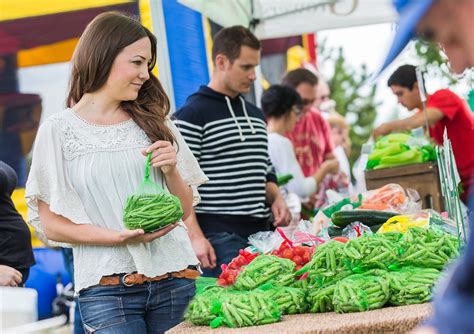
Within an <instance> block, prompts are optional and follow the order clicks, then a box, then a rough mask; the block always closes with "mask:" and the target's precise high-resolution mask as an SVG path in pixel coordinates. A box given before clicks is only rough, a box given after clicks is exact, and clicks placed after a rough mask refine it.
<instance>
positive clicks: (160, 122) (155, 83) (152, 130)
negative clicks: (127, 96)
mask: <svg viewBox="0 0 474 334" xmlns="http://www.w3.org/2000/svg"><path fill="white" fill-rule="evenodd" d="M144 37H148V38H149V39H150V42H151V55H152V58H151V61H150V65H149V66H148V72H149V74H150V79H149V80H147V81H146V82H145V83H144V84H143V86H142V87H141V89H140V91H139V92H138V97H137V99H136V100H134V101H123V102H122V103H121V107H122V108H123V109H124V110H126V111H127V113H128V114H129V115H130V117H131V118H132V119H133V120H134V121H135V123H137V125H138V126H139V127H140V128H142V129H143V131H145V133H146V134H147V136H148V138H149V139H150V140H151V142H152V143H153V142H155V141H157V140H166V141H169V142H171V143H175V142H176V139H175V138H174V136H173V133H172V132H171V130H170V129H169V128H168V127H167V126H166V124H165V121H166V117H167V116H168V114H169V111H170V101H169V99H168V97H167V96H166V94H165V91H164V89H163V86H161V83H160V81H159V80H158V79H157V78H156V77H155V76H154V75H153V73H152V69H153V67H154V66H155V64H156V48H157V42H156V37H155V36H154V35H153V34H152V33H151V32H150V31H149V30H148V29H147V28H145V27H144V26H143V25H142V24H141V23H140V22H139V21H137V20H135V19H133V18H131V17H128V16H125V15H123V14H120V13H118V12H107V13H103V14H100V15H98V16H97V17H96V18H94V20H92V21H91V22H90V23H89V25H88V26H87V27H86V29H85V30H84V33H83V34H82V36H81V38H80V40H79V43H78V45H77V47H76V49H75V51H74V55H73V57H72V70H71V77H70V81H69V93H68V96H67V100H66V105H67V106H68V107H72V106H74V105H75V104H76V103H77V102H79V100H80V99H81V98H82V96H83V95H84V94H86V93H93V92H95V91H97V90H99V89H100V88H101V87H102V86H103V85H104V84H105V83H106V81H107V78H108V77H109V73H110V69H111V68H112V64H113V63H114V60H115V58H116V57H117V55H118V54H119V53H120V52H121V51H122V50H123V49H124V48H125V47H127V46H128V45H130V44H133V43H134V42H136V41H138V40H140V39H142V38H144Z"/></svg>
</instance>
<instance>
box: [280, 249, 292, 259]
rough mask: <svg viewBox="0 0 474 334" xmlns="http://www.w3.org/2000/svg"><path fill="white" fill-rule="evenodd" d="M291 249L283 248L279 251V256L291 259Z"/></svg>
mask: <svg viewBox="0 0 474 334" xmlns="http://www.w3.org/2000/svg"><path fill="white" fill-rule="evenodd" d="M293 255H294V254H293V251H292V250H291V249H285V250H284V251H283V252H281V257H282V258H284V259H291V258H292V257H293Z"/></svg>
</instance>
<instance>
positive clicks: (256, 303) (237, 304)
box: [210, 292, 281, 328]
mask: <svg viewBox="0 0 474 334" xmlns="http://www.w3.org/2000/svg"><path fill="white" fill-rule="evenodd" d="M218 314H219V317H217V318H216V319H214V320H213V321H212V322H211V324H210V325H211V327H212V328H216V327H219V326H221V325H225V326H227V327H231V328H235V327H246V326H257V325H266V324H272V323H274V322H277V321H279V320H280V318H281V311H280V308H279V307H278V305H277V304H276V303H275V302H274V301H273V300H272V299H271V298H270V297H268V296H266V295H265V294H264V293H260V292H241V293H238V294H233V295H232V298H227V299H226V300H224V301H223V302H222V304H221V306H220V310H219V312H218Z"/></svg>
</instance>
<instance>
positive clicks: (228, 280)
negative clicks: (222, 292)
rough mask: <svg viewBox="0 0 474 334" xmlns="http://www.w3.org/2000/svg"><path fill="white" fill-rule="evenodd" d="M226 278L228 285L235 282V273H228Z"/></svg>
mask: <svg viewBox="0 0 474 334" xmlns="http://www.w3.org/2000/svg"><path fill="white" fill-rule="evenodd" d="M226 280H227V284H229V285H232V284H234V282H235V275H232V274H230V275H229V276H228V277H227V279H226Z"/></svg>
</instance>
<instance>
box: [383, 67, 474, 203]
mask: <svg viewBox="0 0 474 334" xmlns="http://www.w3.org/2000/svg"><path fill="white" fill-rule="evenodd" d="M415 69H416V67H415V66H413V65H403V66H401V67H399V68H398V69H397V70H396V71H395V72H394V73H393V74H392V75H391V76H390V78H389V79H388V86H389V87H390V88H391V89H392V92H393V93H394V94H395V95H396V96H397V98H398V102H399V103H400V104H402V105H403V106H404V107H406V108H407V109H408V110H418V112H417V113H415V114H414V115H413V116H411V117H408V118H405V119H402V120H397V121H392V122H388V123H384V124H382V125H380V126H379V127H378V128H376V129H375V131H374V137H378V136H382V135H385V134H388V133H391V132H400V131H406V130H411V129H414V128H418V127H421V126H424V125H425V123H426V121H425V113H424V112H420V111H422V110H423V104H422V102H421V97H420V93H419V89H418V82H417V79H416V72H415ZM426 117H427V121H428V124H429V126H430V135H431V138H433V140H434V141H435V143H436V144H438V145H442V144H443V134H444V129H445V128H446V130H447V133H448V138H449V139H450V140H451V144H452V146H453V154H454V158H455V160H456V165H457V168H458V172H459V175H460V177H461V182H462V186H463V190H464V191H463V193H462V194H461V199H462V200H463V201H464V202H465V201H466V199H467V197H468V194H469V193H470V192H473V191H474V187H470V185H471V184H472V177H473V175H474V145H473V143H474V114H473V113H472V112H471V110H470V109H469V107H468V105H467V103H466V102H465V101H464V100H462V99H461V98H460V97H459V96H457V95H456V94H454V93H453V92H451V91H450V90H449V89H440V90H438V91H436V92H435V93H434V94H432V95H428V97H427V101H426ZM469 187H470V189H469Z"/></svg>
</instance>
